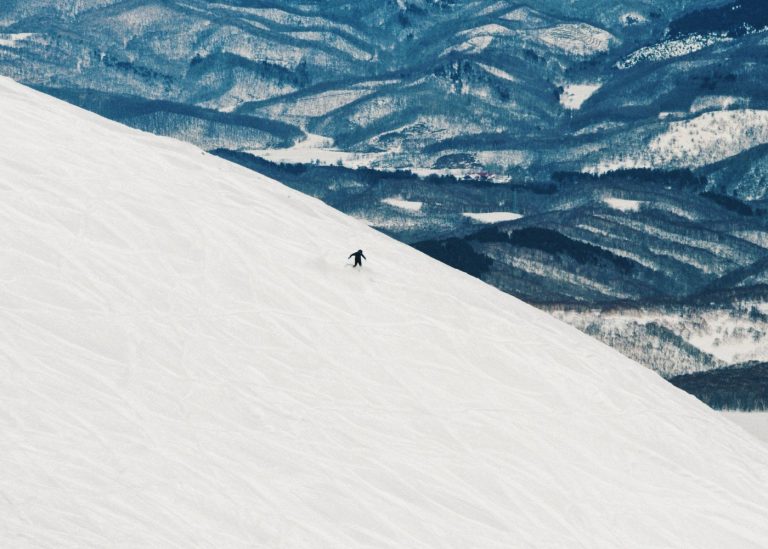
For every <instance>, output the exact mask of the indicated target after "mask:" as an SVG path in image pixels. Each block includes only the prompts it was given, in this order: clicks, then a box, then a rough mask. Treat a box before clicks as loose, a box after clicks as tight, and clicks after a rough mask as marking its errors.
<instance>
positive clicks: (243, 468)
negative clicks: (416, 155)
mask: <svg viewBox="0 0 768 549" xmlns="http://www.w3.org/2000/svg"><path fill="white" fill-rule="evenodd" d="M0 127H1V128H2V131H0V168H1V169H0V190H1V192H2V196H3V200H2V211H3V215H2V216H0V224H1V225H0V250H2V251H1V252H0V253H2V256H3V257H2V261H0V281H1V283H0V299H1V300H2V308H0V327H1V328H2V332H3V338H2V342H1V343H0V355H1V356H2V357H3V359H2V362H0V364H2V366H1V368H2V375H0V426H1V427H2V428H0V456H2V457H0V460H2V467H1V468H0V493H2V497H1V498H0V517H2V518H0V545H3V546H5V547H54V546H55V547H104V546H153V547H177V546H183V547H202V546H226V547H253V546H268V547H275V546H289V547H318V546H322V547H404V546H408V547H457V548H458V547H470V546H472V547H483V548H490V547H591V548H599V547H605V548H608V547H624V548H632V547H638V548H648V547H681V548H682V547H697V548H710V547H711V548H721V547H734V548H761V547H765V546H766V545H767V544H768V523H766V521H765V516H766V513H768V448H766V446H765V445H764V444H762V443H761V442H759V441H757V440H756V439H753V438H752V437H751V436H749V435H747V434H746V433H745V432H744V431H742V430H741V429H740V428H738V427H737V426H735V425H733V424H731V423H730V422H729V421H727V420H725V419H723V418H721V417H720V416H718V415H717V414H716V413H714V412H712V411H711V410H709V409H708V408H707V407H706V406H704V405H703V404H702V403H700V402H698V401H697V400H696V399H694V398H693V397H691V396H689V395H687V394H685V393H683V392H681V391H679V390H677V389H675V388H674V387H672V386H671V385H669V384H668V383H666V382H665V381H663V380H662V379H661V378H660V377H658V376H657V375H656V374H654V373H652V372H650V371H649V370H647V369H645V368H643V367H641V366H640V365H638V364H636V363H634V362H632V361H630V360H629V359H626V358H624V357H623V356H621V355H620V354H618V353H617V352H615V351H613V350H612V349H610V348H608V347H606V346H604V345H602V344H600V343H598V342H596V341H594V340H592V339H590V338H588V337H586V336H584V335H583V334H581V333H580V332H578V331H577V330H575V329H573V328H570V327H568V326H566V325H565V324H562V323H560V322H559V321H557V320H554V319H553V318H551V317H549V316H548V315H546V314H544V313H542V312H540V311H538V310H536V309H534V308H532V307H530V306H528V305H525V304H523V303H522V302H520V301H518V300H516V299H514V298H513V297H511V296H509V295H506V294H503V293H502V292H500V291H498V290H496V289H494V288H492V287H490V286H488V285H486V284H484V283H482V282H480V281H479V280H477V279H474V278H472V277H470V276H467V275H466V274H463V273H461V272H459V271H456V270H453V269H451V268H450V267H447V266H445V265H442V264H440V263H438V262H436V261H434V260H432V259H430V258H428V257H426V256H424V255H422V254H420V253H419V252H417V251H415V250H414V249H412V248H410V247H408V246H406V245H404V244H401V243H398V242H396V241H394V240H392V239H390V238H388V237H386V236H384V235H382V234H380V233H377V232H375V231H374V230H372V229H370V228H368V227H367V226H365V225H364V224H362V223H360V222H359V221H356V220H354V219H352V218H349V217H347V216H345V215H343V214H341V213H339V212H337V211H335V210H333V209H331V208H329V207H328V206H326V205H324V204H322V203H321V202H319V201H318V200H316V199H313V198H309V197H307V196H305V195H302V194H300V193H298V192H296V191H293V190H290V189H288V188H286V187H284V186H282V185H280V184H279V183H277V182H275V181H273V180H269V179H267V178H265V177H261V176H258V175H256V174H254V173H253V172H252V171H249V170H246V169H244V168H242V167H239V166H236V165H234V164H230V163H228V162H226V161H224V160H222V159H219V158H216V157H214V156H210V155H208V154H206V153H204V152H203V151H201V150H198V149H196V148H194V147H193V146H191V145H188V144H183V143H180V142H177V141H174V140H170V139H167V138H161V137H156V136H152V135H149V134H144V133H141V132H138V131H136V130H132V129H129V128H126V127H124V126H120V125H118V124H116V123H114V122H110V121H107V120H105V119H102V118H99V117H98V116H96V115H94V114H91V113H88V112H85V111H81V110H79V109H78V108H75V107H73V106H71V105H67V104H65V103H63V102H60V101H58V100H56V99H53V98H50V97H48V96H45V95H43V94H41V93H39V92H36V91H32V90H30V89H28V88H25V87H23V86H21V85H18V84H16V83H13V82H11V81H10V80H6V79H3V80H0ZM359 247H362V248H363V249H364V250H365V252H366V255H367V256H368V258H369V261H368V263H366V265H365V267H364V268H363V269H361V270H354V269H352V268H350V267H349V266H348V265H345V263H344V259H345V257H346V256H347V254H348V253H349V252H350V251H352V250H355V249H357V248H359Z"/></svg>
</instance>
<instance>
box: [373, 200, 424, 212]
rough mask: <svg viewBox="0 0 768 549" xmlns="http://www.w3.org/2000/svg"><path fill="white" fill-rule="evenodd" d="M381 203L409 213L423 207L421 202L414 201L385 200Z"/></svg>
mask: <svg viewBox="0 0 768 549" xmlns="http://www.w3.org/2000/svg"><path fill="white" fill-rule="evenodd" d="M381 202H382V203H383V204H386V205H387V206H392V207H393V208H399V209H401V210H406V211H409V212H418V211H419V210H421V207H422V206H423V205H424V203H423V202H418V201H415V200H403V199H402V198H385V199H383V200H382V201H381Z"/></svg>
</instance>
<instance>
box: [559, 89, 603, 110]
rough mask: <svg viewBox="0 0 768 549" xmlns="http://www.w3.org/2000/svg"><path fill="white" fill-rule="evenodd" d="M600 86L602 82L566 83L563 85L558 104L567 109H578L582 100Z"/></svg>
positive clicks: (587, 97) (590, 95) (582, 102)
mask: <svg viewBox="0 0 768 549" xmlns="http://www.w3.org/2000/svg"><path fill="white" fill-rule="evenodd" d="M601 87H602V84H568V85H566V86H563V93H562V94H560V104H561V105H562V106H563V107H564V108H566V109H569V110H579V109H580V108H581V106H582V105H583V104H584V102H585V101H586V100H587V99H589V98H590V97H592V96H593V95H594V94H595V92H596V91H597V90H599V89H600V88H601Z"/></svg>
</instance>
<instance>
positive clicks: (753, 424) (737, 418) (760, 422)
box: [721, 412, 768, 444]
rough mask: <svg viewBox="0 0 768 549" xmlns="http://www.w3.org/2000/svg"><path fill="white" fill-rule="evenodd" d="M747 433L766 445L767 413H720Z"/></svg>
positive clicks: (767, 431)
mask: <svg viewBox="0 0 768 549" xmlns="http://www.w3.org/2000/svg"><path fill="white" fill-rule="evenodd" d="M721 413H722V414H723V415H724V416H725V417H727V418H728V419H729V420H731V421H732V422H734V423H736V424H737V425H739V426H740V427H741V428H742V429H744V430H745V431H747V432H748V433H752V434H753V435H754V436H756V437H757V438H759V439H760V440H762V441H763V442H764V443H766V444H768V412H721Z"/></svg>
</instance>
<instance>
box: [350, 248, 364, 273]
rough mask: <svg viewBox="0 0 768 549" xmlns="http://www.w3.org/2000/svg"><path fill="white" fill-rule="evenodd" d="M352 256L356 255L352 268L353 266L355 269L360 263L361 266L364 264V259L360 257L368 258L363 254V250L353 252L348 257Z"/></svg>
mask: <svg viewBox="0 0 768 549" xmlns="http://www.w3.org/2000/svg"><path fill="white" fill-rule="evenodd" d="M351 257H354V258H355V264H354V265H352V268H353V269H354V268H355V267H357V266H358V265H360V266H361V267H362V266H363V262H362V261H360V258H363V259H365V260H367V259H368V258H367V257H365V254H363V250H357V251H356V252H355V253H351V254H349V257H348V258H347V259H349V258H351Z"/></svg>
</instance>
